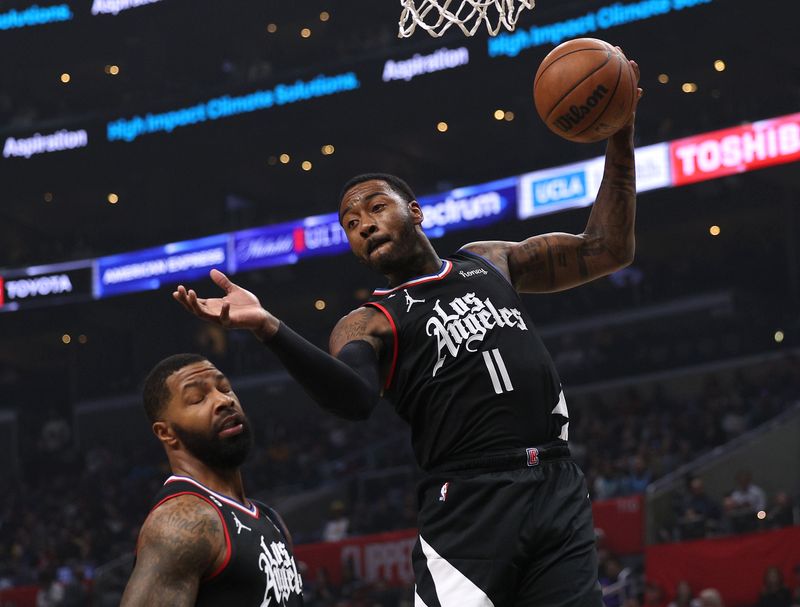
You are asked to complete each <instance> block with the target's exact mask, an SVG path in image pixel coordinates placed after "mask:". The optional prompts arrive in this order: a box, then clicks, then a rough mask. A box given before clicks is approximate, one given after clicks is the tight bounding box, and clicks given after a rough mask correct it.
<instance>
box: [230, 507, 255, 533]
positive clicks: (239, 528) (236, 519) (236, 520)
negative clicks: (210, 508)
mask: <svg viewBox="0 0 800 607" xmlns="http://www.w3.org/2000/svg"><path fill="white" fill-rule="evenodd" d="M231 514H232V515H233V522H234V523H235V524H236V535H239V534H240V533H241V532H242V529H247V530H248V531H252V529H250V527H248V526H247V525H244V524H243V523H242V521H240V520H239V517H238V516H236V513H235V512H231Z"/></svg>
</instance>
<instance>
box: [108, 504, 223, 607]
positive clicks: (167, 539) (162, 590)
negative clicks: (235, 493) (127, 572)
mask: <svg viewBox="0 0 800 607" xmlns="http://www.w3.org/2000/svg"><path fill="white" fill-rule="evenodd" d="M225 553H226V546H225V537H224V531H223V529H222V521H221V520H220V518H219V515H218V514H217V513H216V512H214V510H213V508H212V507H211V506H210V505H209V504H207V503H206V502H204V501H202V500H201V499H200V498H197V497H193V496H191V495H186V496H179V497H175V498H172V499H170V500H169V501H167V502H165V503H164V504H162V505H161V506H159V507H158V508H156V509H155V510H153V512H151V513H150V515H149V516H148V517H147V520H146V521H145V523H144V525H143V526H142V530H141V532H140V534H139V541H138V546H137V554H136V566H135V567H134V570H133V573H132V574H131V578H130V580H129V581H128V585H127V587H126V588H125V593H124V595H123V596H122V602H121V606H122V607H140V606H141V607H144V606H147V607H160V606H164V607H166V606H168V605H169V606H170V607H174V606H178V607H181V606H184V605H186V606H189V605H194V604H195V601H196V599H197V592H198V588H199V586H200V580H201V579H202V578H203V576H204V575H206V574H208V573H210V572H212V571H213V570H214V568H215V567H217V566H219V564H221V563H222V562H223V560H224V558H225Z"/></svg>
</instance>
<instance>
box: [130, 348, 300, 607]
mask: <svg viewBox="0 0 800 607" xmlns="http://www.w3.org/2000/svg"><path fill="white" fill-rule="evenodd" d="M144 408H145V412H146V413H147V416H148V418H149V420H150V422H151V424H152V428H153V432H154V434H155V435H156V437H157V438H158V440H160V441H161V444H162V445H163V446H164V450H165V451H166V453H167V459H168V460H169V465H170V468H171V470H172V476H170V477H169V478H168V479H167V481H166V482H165V483H164V486H163V488H162V489H161V491H160V492H159V493H158V495H157V496H156V498H155V500H154V506H153V508H152V510H151V511H150V514H149V515H148V516H147V519H146V520H145V521H144V524H143V525H142V529H141V531H140V533H139V540H138V542H137V546H136V564H135V566H134V569H133V573H132V574H131V578H130V580H129V581H128V585H127V587H126V589H125V593H124V595H123V597H122V606H123V607H139V606H141V607H145V606H147V607H154V606H162V605H163V606H164V607H167V606H169V607H176V606H190V605H198V606H216V605H220V606H224V607H231V606H233V605H236V606H239V605H241V606H243V607H246V606H253V607H258V606H260V605H267V604H269V605H276V606H278V605H280V606H283V607H290V606H291V607H294V606H299V605H302V604H303V598H302V581H301V579H300V575H299V573H298V571H297V567H296V564H295V561H294V557H293V556H292V552H291V550H292V546H291V540H290V537H289V533H288V531H287V529H286V526H285V525H284V523H283V521H282V520H281V518H280V516H278V514H277V513H276V512H275V511H273V510H272V509H271V508H269V507H267V506H265V505H264V504H261V503H259V502H256V501H253V500H251V499H248V498H247V497H246V495H245V492H244V487H243V485H242V474H241V471H240V469H239V467H240V466H241V465H242V463H243V462H244V461H245V458H246V457H247V454H248V452H249V451H250V447H251V445H252V442H253V441H252V432H251V429H250V422H249V421H248V419H247V416H246V415H245V414H244V411H243V410H242V406H241V404H240V403H239V399H238V398H237V397H236V394H235V393H234V391H233V388H232V387H231V384H230V382H229V381H228V378H227V377H225V375H224V374H223V373H222V372H221V371H219V370H218V369H217V368H216V367H215V366H214V365H213V364H211V362H209V361H208V360H207V359H206V358H204V357H202V356H199V355H197V354H177V355H175V356H170V357H169V358H165V359H164V360H162V361H161V362H159V363H158V364H157V365H156V366H155V367H154V368H153V370H152V371H151V372H150V373H149V375H148V376H147V379H146V380H145V385H144Z"/></svg>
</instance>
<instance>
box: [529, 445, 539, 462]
mask: <svg viewBox="0 0 800 607" xmlns="http://www.w3.org/2000/svg"><path fill="white" fill-rule="evenodd" d="M528 465H529V466H538V465H539V450H538V449H537V448H536V447H531V448H529V449H528Z"/></svg>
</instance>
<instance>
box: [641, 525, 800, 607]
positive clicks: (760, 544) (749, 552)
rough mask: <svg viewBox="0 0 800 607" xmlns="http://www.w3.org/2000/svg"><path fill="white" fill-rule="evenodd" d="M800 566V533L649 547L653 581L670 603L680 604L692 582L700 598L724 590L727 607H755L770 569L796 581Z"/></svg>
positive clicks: (790, 529)
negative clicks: (681, 586) (679, 594)
mask: <svg viewBox="0 0 800 607" xmlns="http://www.w3.org/2000/svg"><path fill="white" fill-rule="evenodd" d="M798 563H800V527H788V528H786V529H779V530H777V531H767V532H763V533H750V534H747V535H740V536H737V537H726V538H721V539H713V540H700V541H696V542H680V543H677V544H661V545H656V546H648V547H647V551H646V552H645V571H646V575H647V580H648V582H654V583H656V584H658V585H659V586H661V589H662V590H664V591H665V592H666V594H667V600H672V599H673V598H674V594H675V587H676V586H677V584H678V582H679V581H681V580H686V581H687V582H689V585H690V586H691V587H692V590H694V592H695V593H697V592H699V591H700V590H703V589H704V588H716V589H717V590H719V592H720V594H721V595H722V598H723V601H724V604H725V605H726V607H750V606H751V605H755V604H756V603H757V602H758V594H759V591H760V589H761V584H762V583H763V576H764V571H765V570H766V569H767V567H778V568H779V569H780V570H781V571H782V572H783V576H784V579H785V580H791V579H792V575H793V574H792V570H793V569H794V567H795V565H797V564H798Z"/></svg>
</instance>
